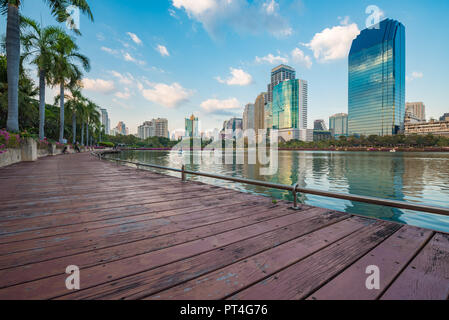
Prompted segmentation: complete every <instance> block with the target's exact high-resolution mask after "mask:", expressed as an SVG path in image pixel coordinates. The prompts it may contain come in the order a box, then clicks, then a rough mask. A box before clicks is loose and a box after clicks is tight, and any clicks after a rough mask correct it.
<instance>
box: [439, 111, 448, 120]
mask: <svg viewBox="0 0 449 320" xmlns="http://www.w3.org/2000/svg"><path fill="white" fill-rule="evenodd" d="M440 121H449V113H445V114H443V115H442V116H441V118H440Z"/></svg>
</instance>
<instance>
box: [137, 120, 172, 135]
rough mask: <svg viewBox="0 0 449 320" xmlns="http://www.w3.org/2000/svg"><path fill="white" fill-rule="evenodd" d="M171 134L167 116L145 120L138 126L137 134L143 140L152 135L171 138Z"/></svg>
mask: <svg viewBox="0 0 449 320" xmlns="http://www.w3.org/2000/svg"><path fill="white" fill-rule="evenodd" d="M169 135H170V134H169V131H168V120H167V119H165V118H158V119H153V120H151V121H145V122H144V123H143V124H142V125H141V126H139V127H138V128H137V136H138V137H139V138H140V139H143V140H145V139H148V138H151V137H161V138H169Z"/></svg>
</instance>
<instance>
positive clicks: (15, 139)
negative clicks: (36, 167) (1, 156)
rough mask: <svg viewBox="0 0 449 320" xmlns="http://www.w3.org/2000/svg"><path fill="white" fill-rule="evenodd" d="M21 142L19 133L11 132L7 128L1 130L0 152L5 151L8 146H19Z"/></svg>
mask: <svg viewBox="0 0 449 320" xmlns="http://www.w3.org/2000/svg"><path fill="white" fill-rule="evenodd" d="M20 142H21V140H20V136H19V135H18V134H11V133H9V132H8V131H6V130H5V129H3V130H0V153H5V152H6V151H7V149H8V148H9V149H11V148H19V147H20Z"/></svg>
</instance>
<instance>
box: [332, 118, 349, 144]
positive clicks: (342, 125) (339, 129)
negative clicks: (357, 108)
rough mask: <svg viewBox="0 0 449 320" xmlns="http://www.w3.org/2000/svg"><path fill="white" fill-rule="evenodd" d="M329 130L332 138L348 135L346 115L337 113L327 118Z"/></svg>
mask: <svg viewBox="0 0 449 320" xmlns="http://www.w3.org/2000/svg"><path fill="white" fill-rule="evenodd" d="M329 130H330V131H331V132H332V135H333V136H334V138H338V137H341V136H347V135H348V114H347V113H337V114H334V115H333V116H331V117H330V118H329Z"/></svg>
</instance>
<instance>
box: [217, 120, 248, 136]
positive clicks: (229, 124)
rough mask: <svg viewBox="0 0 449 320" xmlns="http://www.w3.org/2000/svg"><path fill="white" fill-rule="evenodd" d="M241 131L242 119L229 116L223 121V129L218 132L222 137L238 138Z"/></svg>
mask: <svg viewBox="0 0 449 320" xmlns="http://www.w3.org/2000/svg"><path fill="white" fill-rule="evenodd" d="M242 131H243V119H242V118H235V117H234V118H231V119H229V120H227V121H224V122H223V129H222V130H221V132H220V135H221V138H222V139H232V138H240V137H241V136H242V133H243V132H242Z"/></svg>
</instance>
